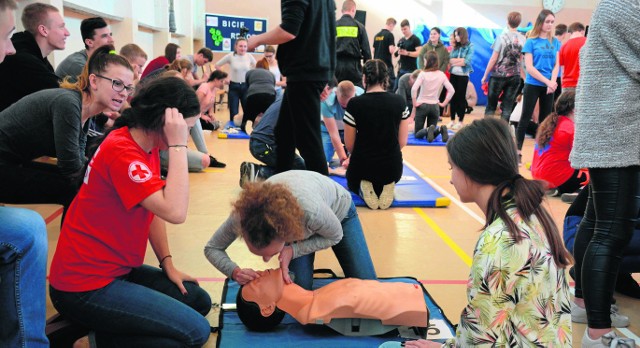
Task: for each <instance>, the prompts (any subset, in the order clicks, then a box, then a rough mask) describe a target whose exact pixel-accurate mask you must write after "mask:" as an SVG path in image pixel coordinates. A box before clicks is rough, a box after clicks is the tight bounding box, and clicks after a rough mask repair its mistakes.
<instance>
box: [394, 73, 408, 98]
mask: <svg viewBox="0 0 640 348" xmlns="http://www.w3.org/2000/svg"><path fill="white" fill-rule="evenodd" d="M400 78H401V76H398V89H397V90H396V94H398V95H401V96H403V97H404V96H406V95H407V86H406V85H405V84H404V83H403V82H404V81H402V80H401V79H400Z"/></svg>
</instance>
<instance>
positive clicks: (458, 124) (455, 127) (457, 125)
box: [451, 122, 463, 130]
mask: <svg viewBox="0 0 640 348" xmlns="http://www.w3.org/2000/svg"><path fill="white" fill-rule="evenodd" d="M462 126H463V124H462V122H458V123H456V124H454V125H453V127H451V129H454V130H458V129H460V128H462Z"/></svg>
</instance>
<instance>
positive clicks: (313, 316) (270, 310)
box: [236, 269, 429, 336]
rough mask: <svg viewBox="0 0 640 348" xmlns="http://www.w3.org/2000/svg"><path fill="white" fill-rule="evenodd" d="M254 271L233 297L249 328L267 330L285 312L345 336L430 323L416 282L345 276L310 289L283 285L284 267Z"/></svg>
mask: <svg viewBox="0 0 640 348" xmlns="http://www.w3.org/2000/svg"><path fill="white" fill-rule="evenodd" d="M257 273H258V275H259V277H258V278H256V279H254V280H252V281H251V282H249V283H247V284H245V285H244V286H242V287H241V288H240V290H238V296H237V297H236V308H237V311H238V316H239V317H240V320H241V321H242V323H243V324H244V325H245V326H247V328H248V329H249V330H253V331H269V330H271V329H273V328H274V327H275V326H277V325H278V324H279V323H280V322H281V321H282V319H283V317H284V313H285V312H286V313H289V314H290V315H291V316H292V317H293V318H295V319H296V320H297V321H298V322H299V323H300V324H303V325H308V324H321V325H326V326H328V327H330V328H332V329H333V330H335V331H337V332H338V333H340V334H343V335H345V336H373V335H381V334H384V333H387V332H389V331H392V330H394V329H396V328H398V327H399V326H409V327H418V328H423V329H424V332H426V328H427V327H428V322H429V311H428V309H427V304H426V302H425V300H424V293H423V291H422V288H421V287H419V286H415V284H410V283H401V282H380V281H377V280H362V279H355V278H346V279H340V280H337V281H335V282H332V283H330V284H327V285H325V286H323V287H321V288H319V289H316V290H313V291H309V290H305V289H303V288H301V287H300V286H298V285H296V284H285V282H284V281H283V274H282V269H269V270H266V271H258V272H257ZM353 319H356V320H353Z"/></svg>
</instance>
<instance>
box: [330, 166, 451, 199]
mask: <svg viewBox="0 0 640 348" xmlns="http://www.w3.org/2000/svg"><path fill="white" fill-rule="evenodd" d="M330 178H331V179H333V180H334V181H335V182H337V183H338V184H340V185H342V187H344V188H346V189H347V190H349V188H348V187H347V178H344V177H341V176H335V175H331V176H330ZM351 197H352V198H353V203H354V204H355V205H356V206H359V207H364V206H366V205H367V204H366V203H365V202H364V200H363V199H362V197H360V196H358V195H357V194H355V193H353V192H351ZM449 204H451V200H450V199H449V197H444V196H443V195H442V194H441V193H440V192H438V191H436V189H434V188H433V187H432V186H431V185H429V183H428V182H426V181H425V180H424V179H423V178H421V177H420V176H419V175H418V174H417V173H416V172H414V171H413V170H411V168H409V167H408V166H407V165H406V164H405V165H404V166H403V169H402V178H400V181H398V182H397V183H396V188H395V192H394V194H393V203H391V206H392V207H405V208H406V207H409V208H413V207H421V208H434V207H448V206H449Z"/></svg>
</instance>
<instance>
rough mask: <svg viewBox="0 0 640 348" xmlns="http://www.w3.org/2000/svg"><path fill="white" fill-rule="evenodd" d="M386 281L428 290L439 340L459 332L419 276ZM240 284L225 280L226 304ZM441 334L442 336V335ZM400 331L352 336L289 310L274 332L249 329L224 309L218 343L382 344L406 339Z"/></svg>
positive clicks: (432, 334) (319, 281) (433, 335)
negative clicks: (302, 319)
mask: <svg viewBox="0 0 640 348" xmlns="http://www.w3.org/2000/svg"><path fill="white" fill-rule="evenodd" d="M338 279H340V278H315V279H314V280H313V288H314V289H317V288H319V287H321V286H324V285H326V284H329V283H331V282H333V281H335V280H338ZM379 280H380V281H383V282H403V283H410V284H418V285H419V286H420V287H422V289H423V291H424V299H425V302H426V303H427V307H428V308H429V328H428V330H427V337H428V338H429V339H433V340H435V341H439V342H444V340H445V339H446V338H448V337H454V336H455V329H454V327H453V325H452V324H451V322H450V321H449V319H448V318H447V317H446V316H445V315H444V313H443V312H442V309H441V308H440V306H438V304H437V303H436V302H435V301H434V300H433V298H431V296H430V295H429V293H428V292H427V290H426V289H425V288H424V286H422V284H420V282H418V281H417V280H416V279H415V278H408V277H407V278H386V279H379ZM239 289H240V286H239V285H238V283H236V282H235V281H233V280H229V279H227V280H226V281H225V285H224V289H223V291H222V304H223V305H224V304H227V303H230V304H234V305H235V303H236V295H237V294H238V290H239ZM438 337H441V338H440V339H438ZM404 340H405V339H403V338H401V337H398V335H397V331H396V330H394V331H391V332H389V333H387V334H385V335H382V336H365V337H349V336H342V335H341V334H339V333H337V332H335V331H333V330H332V329H330V328H328V327H326V326H323V325H301V324H300V323H298V322H297V321H296V320H295V319H293V317H291V316H290V315H289V314H286V315H285V317H284V320H283V321H282V323H281V324H280V325H278V327H277V328H276V329H275V330H274V331H271V332H253V331H248V330H247V328H246V327H245V326H244V324H242V322H241V321H240V318H239V317H238V315H237V313H236V311H235V310H224V309H221V310H220V331H219V332H218V342H217V347H296V348H298V347H305V348H324V347H367V348H371V347H374V348H375V347H378V346H379V345H380V344H382V343H384V342H388V341H395V342H402V341H404Z"/></svg>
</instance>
